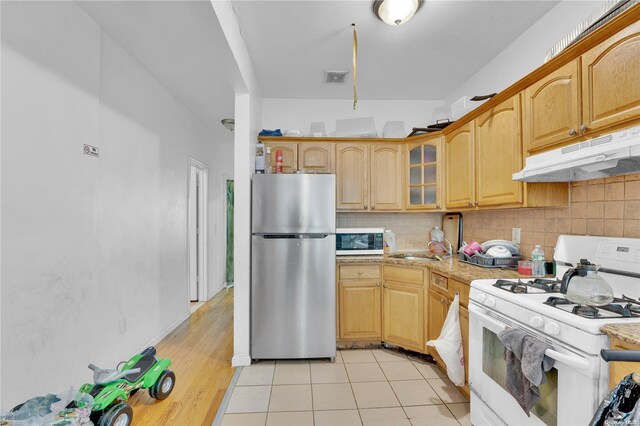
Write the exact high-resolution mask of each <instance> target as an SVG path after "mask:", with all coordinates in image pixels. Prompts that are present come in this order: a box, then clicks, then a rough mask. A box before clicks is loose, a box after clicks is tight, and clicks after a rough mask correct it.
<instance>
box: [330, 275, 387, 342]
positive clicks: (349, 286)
mask: <svg viewBox="0 0 640 426" xmlns="http://www.w3.org/2000/svg"><path fill="white" fill-rule="evenodd" d="M338 286H339V288H340V298H339V300H340V339H345V340H347V339H349V340H381V338H382V319H381V315H382V308H381V302H382V296H381V288H380V281H379V280H376V281H366V280H352V281H340V282H339V283H338Z"/></svg>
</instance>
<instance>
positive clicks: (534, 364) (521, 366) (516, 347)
mask: <svg viewBox="0 0 640 426" xmlns="http://www.w3.org/2000/svg"><path fill="white" fill-rule="evenodd" d="M498 339H500V341H501V342H502V344H503V345H504V347H505V351H504V359H505V361H506V363H507V371H506V376H505V382H506V383H505V385H506V388H507V391H508V392H509V393H510V394H511V396H513V397H514V398H515V399H516V401H518V404H519V405H520V407H522V409H523V410H524V412H525V413H527V415H529V412H530V411H531V408H533V406H534V405H536V404H537V403H538V401H539V400H540V390H539V389H538V386H540V385H541V384H542V383H545V382H546V381H547V375H546V374H545V373H546V372H547V371H549V370H551V368H552V367H553V364H554V363H555V361H554V360H553V359H552V358H549V357H548V356H546V355H545V354H544V353H545V351H546V350H547V349H551V346H550V345H549V344H548V343H546V342H543V341H541V340H538V339H536V338H535V337H534V336H531V335H529V334H528V333H526V332H524V331H522V330H518V329H514V328H508V329H506V330H504V331H502V332H500V333H498Z"/></svg>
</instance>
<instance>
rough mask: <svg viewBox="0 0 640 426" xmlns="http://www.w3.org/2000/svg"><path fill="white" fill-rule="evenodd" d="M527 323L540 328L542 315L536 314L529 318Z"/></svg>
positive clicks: (542, 321)
mask: <svg viewBox="0 0 640 426" xmlns="http://www.w3.org/2000/svg"><path fill="white" fill-rule="evenodd" d="M529 325H530V326H531V327H533V328H542V326H543V325H544V320H543V319H542V317H540V316H538V315H536V316H535V317H532V318H531V319H530V320H529Z"/></svg>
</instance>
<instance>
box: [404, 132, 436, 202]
mask: <svg viewBox="0 0 640 426" xmlns="http://www.w3.org/2000/svg"><path fill="white" fill-rule="evenodd" d="M407 148H408V149H407V157H408V158H407V162H408V167H407V197H406V200H407V209H410V210H440V209H441V207H442V202H441V199H442V195H441V189H442V170H441V167H442V165H441V163H442V160H441V158H442V136H435V137H430V138H428V139H422V140H421V141H419V142H413V143H410V144H409V145H408V147H407Z"/></svg>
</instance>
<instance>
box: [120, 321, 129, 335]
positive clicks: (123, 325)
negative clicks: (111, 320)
mask: <svg viewBox="0 0 640 426" xmlns="http://www.w3.org/2000/svg"><path fill="white" fill-rule="evenodd" d="M119 325H120V334H124V333H125V332H126V331H127V319H126V318H122V319H121V320H120V324H119Z"/></svg>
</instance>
